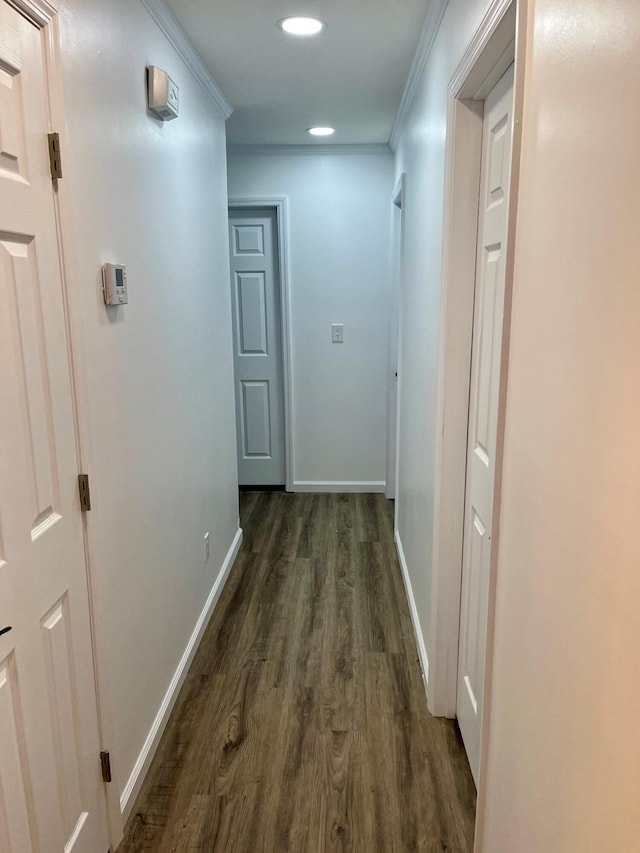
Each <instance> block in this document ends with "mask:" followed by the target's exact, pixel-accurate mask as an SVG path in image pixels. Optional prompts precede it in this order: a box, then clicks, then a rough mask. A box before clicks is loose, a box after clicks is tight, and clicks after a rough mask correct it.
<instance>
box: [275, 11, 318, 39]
mask: <svg viewBox="0 0 640 853" xmlns="http://www.w3.org/2000/svg"><path fill="white" fill-rule="evenodd" d="M278 26H279V27H280V29H281V30H284V31H285V33H289V35H292V36H315V35H317V34H318V33H319V32H321V31H322V30H323V29H324V28H325V27H326V24H325V22H324V21H321V20H320V18H310V17H307V16H301V15H300V16H294V17H290V18H283V19H282V20H281V21H278Z"/></svg>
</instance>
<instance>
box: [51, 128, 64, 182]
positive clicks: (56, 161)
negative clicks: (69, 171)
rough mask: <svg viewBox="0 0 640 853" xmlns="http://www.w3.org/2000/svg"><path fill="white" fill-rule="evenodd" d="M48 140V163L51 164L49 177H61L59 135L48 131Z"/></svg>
mask: <svg viewBox="0 0 640 853" xmlns="http://www.w3.org/2000/svg"><path fill="white" fill-rule="evenodd" d="M47 139H48V140H49V164H50V166H51V177H52V178H61V177H62V161H61V159H60V135H59V134H57V133H48V134H47Z"/></svg>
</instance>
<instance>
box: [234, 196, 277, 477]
mask: <svg viewBox="0 0 640 853" xmlns="http://www.w3.org/2000/svg"><path fill="white" fill-rule="evenodd" d="M229 249H230V257H231V297H232V304H233V348H234V370H235V385H236V424H237V431H238V479H239V483H240V485H241V486H267V485H268V486H283V485H285V481H286V475H285V431H284V390H283V389H284V383H283V373H282V317H281V310H280V277H279V267H278V251H277V222H276V212H275V210H269V209H256V210H245V209H241V210H238V209H232V210H231V211H230V213H229Z"/></svg>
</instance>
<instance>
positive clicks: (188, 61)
mask: <svg viewBox="0 0 640 853" xmlns="http://www.w3.org/2000/svg"><path fill="white" fill-rule="evenodd" d="M140 2H141V3H142V5H143V6H144V7H145V9H146V10H147V12H148V13H149V14H150V15H151V17H152V18H153V20H154V21H155V22H156V24H157V25H158V26H159V27H160V29H161V30H162V32H163V34H164V35H165V37H166V38H167V40H168V41H169V43H170V44H171V45H172V47H173V48H174V50H175V51H176V53H177V54H178V56H180V58H181V59H182V61H183V62H184V63H185V65H186V66H187V68H188V69H189V71H191V73H192V74H193V76H194V77H195V79H196V80H197V82H198V83H199V84H200V85H201V86H202V88H203V89H204V91H205V93H206V94H207V95H208V96H209V99H210V101H211V102H212V103H213V105H214V106H215V107H216V109H217V110H218V112H219V113H220V115H221V116H222V118H223V119H224V120H225V121H226V120H227V119H228V118H229V116H230V115H231V113H232V112H233V107H232V106H231V104H230V103H229V101H228V100H227V99H226V98H225V96H224V95H223V94H222V91H221V90H220V88H219V86H218V84H217V83H216V81H215V80H214V79H213V77H212V76H211V74H210V73H209V71H208V69H207V68H206V66H205V64H204V62H203V61H202V59H201V58H200V54H199V53H198V51H197V50H196V49H195V47H194V46H193V44H192V43H191V41H190V40H189V38H188V36H187V34H186V33H185V31H184V30H183V29H182V27H181V25H180V24H179V23H178V19H177V18H176V16H175V15H174V14H173V12H172V11H171V9H169V7H168V6H167V4H166V3H165V2H164V0H140Z"/></svg>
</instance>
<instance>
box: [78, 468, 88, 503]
mask: <svg viewBox="0 0 640 853" xmlns="http://www.w3.org/2000/svg"><path fill="white" fill-rule="evenodd" d="M78 491H79V493H80V509H81V510H82V512H89V510H90V509H91V492H90V490H89V475H88V474H78Z"/></svg>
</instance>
